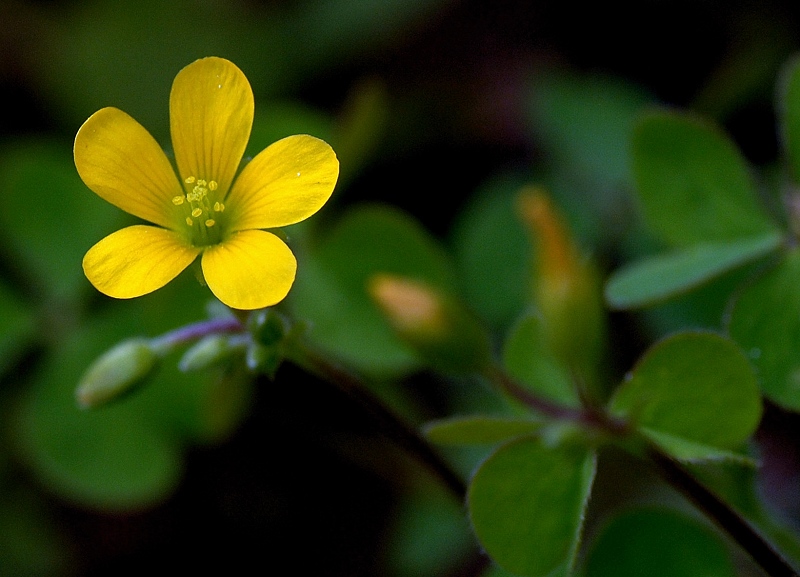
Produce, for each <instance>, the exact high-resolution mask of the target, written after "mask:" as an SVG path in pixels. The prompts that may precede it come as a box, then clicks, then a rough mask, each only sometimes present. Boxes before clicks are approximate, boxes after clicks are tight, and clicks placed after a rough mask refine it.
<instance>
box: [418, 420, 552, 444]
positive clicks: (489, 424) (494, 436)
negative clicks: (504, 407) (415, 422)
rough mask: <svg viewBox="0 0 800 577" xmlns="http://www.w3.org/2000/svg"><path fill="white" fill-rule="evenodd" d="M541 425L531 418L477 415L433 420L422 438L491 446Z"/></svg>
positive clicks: (527, 432) (532, 430) (531, 430)
mask: <svg viewBox="0 0 800 577" xmlns="http://www.w3.org/2000/svg"><path fill="white" fill-rule="evenodd" d="M542 424H543V423H542V422H541V421H537V420H533V419H531V418H524V419H522V418H519V419H516V418H511V417H490V416H486V415H477V416H469V417H453V418H450V419H441V420H438V421H432V422H430V423H428V424H427V425H426V426H425V429H424V431H425V436H426V437H427V438H428V439H430V440H431V441H432V442H434V443H437V444H439V445H490V444H494V443H499V442H501V441H507V440H508V439H511V438H513V437H519V436H520V435H526V434H529V433H532V432H534V431H536V430H538V429H540V428H541V427H542Z"/></svg>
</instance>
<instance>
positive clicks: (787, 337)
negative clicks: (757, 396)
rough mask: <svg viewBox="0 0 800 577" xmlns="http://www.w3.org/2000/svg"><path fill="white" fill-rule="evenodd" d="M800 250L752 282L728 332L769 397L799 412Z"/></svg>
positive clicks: (737, 303)
mask: <svg viewBox="0 0 800 577" xmlns="http://www.w3.org/2000/svg"><path fill="white" fill-rule="evenodd" d="M798 286H800V250H798V249H796V248H795V249H792V250H791V251H789V252H787V253H786V255H785V257H784V258H783V260H782V261H780V262H779V263H778V264H777V265H775V266H774V267H772V268H771V269H769V270H767V271H766V272H764V273H763V274H762V275H761V276H760V277H759V278H757V279H756V280H755V281H753V282H752V283H749V284H748V285H747V286H745V288H744V289H743V290H742V291H741V292H740V294H739V295H738V298H737V299H736V300H735V301H734V304H733V308H732V311H731V314H730V320H729V323H728V331H729V332H730V335H731V336H732V337H733V339H734V340H736V341H737V342H738V343H739V344H740V345H741V346H742V348H743V349H744V350H745V351H746V352H747V355H748V357H749V358H750V361H751V362H752V363H753V365H754V366H755V368H756V371H757V374H758V378H759V382H760V384H761V388H762V389H763V392H764V394H765V395H766V396H767V397H768V398H769V399H770V400H772V401H774V402H775V403H778V404H780V405H782V406H784V407H787V408H790V409H793V410H798V409H800V291H798Z"/></svg>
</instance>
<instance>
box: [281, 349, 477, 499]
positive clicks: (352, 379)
mask: <svg viewBox="0 0 800 577" xmlns="http://www.w3.org/2000/svg"><path fill="white" fill-rule="evenodd" d="M299 349H301V347H300V346H298V347H297V349H296V350H295V355H293V356H292V358H291V360H292V361H293V362H295V363H296V364H297V365H299V366H300V367H302V368H303V369H305V370H307V371H308V372H310V373H312V374H315V375H317V376H319V377H321V378H323V379H325V380H326V381H329V382H330V383H332V384H334V385H335V386H336V387H337V388H338V389H339V390H340V391H342V392H343V393H344V394H346V395H347V396H348V397H350V398H351V399H352V400H353V401H355V402H356V403H357V404H358V405H359V406H360V407H361V408H362V409H363V410H365V411H366V412H367V413H369V415H370V416H371V417H372V419H373V420H374V421H375V423H376V424H377V426H378V428H379V430H380V432H381V433H382V434H383V435H384V436H386V437H387V438H388V439H390V440H392V441H394V442H395V443H397V445H398V446H400V448H402V449H403V450H405V451H407V452H408V453H409V454H411V455H412V456H413V457H415V458H416V459H417V460H419V461H420V462H421V463H422V464H424V465H425V466H426V467H427V468H428V469H429V470H430V471H431V472H432V473H433V474H435V475H436V476H437V477H438V478H439V480H440V481H441V482H442V483H443V484H444V486H445V487H447V489H448V490H449V491H450V492H451V493H452V494H453V496H454V497H455V498H456V499H458V500H459V501H462V502H463V501H464V499H465V498H466V494H467V486H466V484H465V483H464V481H463V480H462V479H461V477H460V476H459V475H458V473H456V472H455V471H454V470H453V469H452V468H451V467H450V465H449V464H448V463H447V462H446V461H445V460H444V459H443V458H442V456H441V455H440V454H439V453H438V452H436V450H435V449H434V448H433V447H432V446H431V445H430V444H429V443H428V442H427V441H426V440H425V439H424V438H423V437H421V436H420V435H419V433H417V431H416V430H415V429H413V428H412V427H410V426H409V425H408V424H406V423H405V422H404V421H403V420H402V419H401V418H400V417H399V416H397V415H396V414H394V413H393V412H392V411H390V410H389V409H388V408H387V407H386V406H385V405H384V404H383V403H381V401H380V400H379V399H377V398H376V397H374V396H373V395H372V394H370V393H369V391H368V390H367V388H366V387H365V385H364V383H363V382H362V381H361V379H360V378H358V377H357V376H355V375H353V374H352V373H350V372H348V371H346V370H345V369H343V368H341V367H339V366H337V365H335V364H334V363H332V362H330V361H328V360H327V359H324V358H322V357H321V356H319V355H317V354H315V353H314V352H312V351H310V350H308V348H306V347H302V350H299ZM298 353H299V354H298Z"/></svg>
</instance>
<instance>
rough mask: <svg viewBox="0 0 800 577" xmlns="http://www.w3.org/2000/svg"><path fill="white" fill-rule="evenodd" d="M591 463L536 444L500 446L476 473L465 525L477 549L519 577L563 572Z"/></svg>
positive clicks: (579, 451) (573, 547)
mask: <svg viewBox="0 0 800 577" xmlns="http://www.w3.org/2000/svg"><path fill="white" fill-rule="evenodd" d="M594 472H595V457H594V455H593V454H592V453H591V452H590V451H587V450H586V449H584V448H579V447H561V448H558V449H556V448H553V447H548V446H547V445H545V444H544V443H542V442H541V440H539V439H536V438H531V437H528V438H523V439H519V440H517V441H513V442H511V443H509V444H507V445H503V446H502V447H500V448H499V449H498V450H497V451H496V452H494V453H493V454H492V455H491V456H490V457H489V458H488V459H487V460H486V461H485V462H484V463H483V464H482V465H481V466H480V468H479V469H478V470H477V472H476V473H475V476H474V477H473V479H472V483H471V485H470V489H469V496H468V504H469V512H470V519H471V521H472V526H473V528H474V529H475V534H476V535H477V537H478V539H479V540H480V542H481V544H482V545H483V547H484V548H485V549H486V551H487V552H488V553H489V555H490V556H491V557H492V559H494V560H495V561H496V562H497V563H498V564H499V565H500V566H501V567H503V568H505V569H507V570H508V571H511V572H512V573H515V574H519V575H530V576H536V575H542V576H545V575H550V574H552V573H553V572H555V571H556V570H558V571H565V572H567V573H568V572H569V570H570V569H571V567H572V565H573V563H574V560H575V554H576V551H577V546H578V542H579V539H580V532H581V527H582V522H583V516H584V508H585V506H586V503H587V500H588V497H589V492H590V491H591V486H592V481H593V479H594Z"/></svg>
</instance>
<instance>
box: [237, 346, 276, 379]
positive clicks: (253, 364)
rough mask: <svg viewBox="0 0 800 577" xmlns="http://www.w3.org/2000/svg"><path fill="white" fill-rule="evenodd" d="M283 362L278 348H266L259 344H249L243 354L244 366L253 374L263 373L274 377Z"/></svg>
mask: <svg viewBox="0 0 800 577" xmlns="http://www.w3.org/2000/svg"><path fill="white" fill-rule="evenodd" d="M282 360H283V355H281V353H280V351H279V349H278V347H274V346H272V347H268V346H265V345H262V344H259V343H250V346H248V347H247V352H246V353H245V364H246V365H247V368H248V369H250V370H251V371H253V372H259V373H264V374H266V375H268V376H269V377H274V376H275V372H276V371H277V370H278V367H279V366H280V364H281V361H282Z"/></svg>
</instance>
